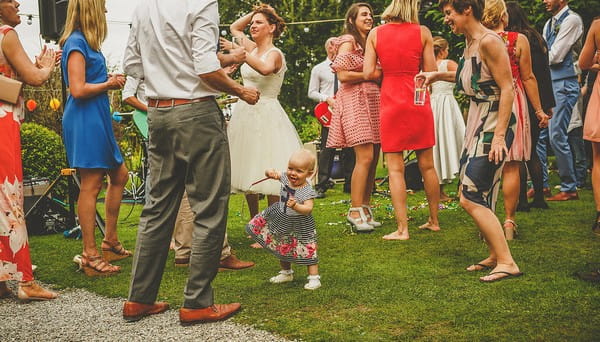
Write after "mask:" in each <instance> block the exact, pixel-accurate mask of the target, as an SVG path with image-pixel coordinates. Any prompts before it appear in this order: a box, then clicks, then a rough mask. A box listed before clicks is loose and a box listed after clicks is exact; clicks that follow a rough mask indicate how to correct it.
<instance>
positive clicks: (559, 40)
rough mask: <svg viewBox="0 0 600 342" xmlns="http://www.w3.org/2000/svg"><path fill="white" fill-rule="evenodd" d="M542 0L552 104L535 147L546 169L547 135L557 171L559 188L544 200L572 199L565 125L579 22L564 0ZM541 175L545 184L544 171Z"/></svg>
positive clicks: (575, 86) (573, 91)
mask: <svg viewBox="0 0 600 342" xmlns="http://www.w3.org/2000/svg"><path fill="white" fill-rule="evenodd" d="M543 3H544V5H545V6H546V10H547V11H548V12H550V13H552V18H551V19H550V20H548V21H547V22H546V24H545V25H544V32H543V36H544V39H545V40H546V43H547V44H548V49H549V50H548V58H549V61H550V75H551V77H552V87H553V88H554V97H555V99H556V107H554V110H553V112H554V115H553V117H552V120H550V124H549V126H548V129H546V130H542V131H541V132H540V139H539V140H540V141H541V142H542V143H541V144H538V148H537V150H538V154H539V155H540V160H541V162H542V168H543V169H547V165H546V164H547V162H546V160H547V158H546V147H545V146H546V145H545V143H543V141H544V140H545V138H546V137H549V140H550V145H551V146H552V149H553V150H554V155H555V156H556V164H557V166H558V173H559V175H560V192H559V193H558V194H556V195H554V196H552V197H550V198H548V199H547V200H548V201H566V200H574V199H578V198H579V197H578V195H577V181H576V177H575V168H574V165H573V153H572V151H571V147H570V146H569V142H568V135H567V127H568V126H569V122H570V121H571V115H572V113H573V107H575V103H577V99H578V97H579V91H580V88H579V83H578V82H577V73H576V71H575V66H574V64H573V62H574V58H575V57H574V56H573V53H574V49H575V46H576V45H577V43H578V42H580V39H581V35H582V34H583V22H582V20H581V17H580V16H579V15H578V14H577V13H575V12H573V11H571V10H570V9H569V6H568V1H567V0H543ZM544 178H546V180H545V182H544V183H545V186H546V184H547V178H548V177H547V173H546V174H545V177H544Z"/></svg>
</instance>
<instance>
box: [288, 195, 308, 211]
mask: <svg viewBox="0 0 600 342" xmlns="http://www.w3.org/2000/svg"><path fill="white" fill-rule="evenodd" d="M285 205H286V206H287V207H288V208H291V209H294V210H295V211H297V212H298V213H299V214H302V215H310V213H311V212H312V210H313V205H314V201H313V200H312V199H309V200H306V201H304V203H302V204H300V203H298V202H296V199H295V198H294V197H293V196H291V197H290V199H288V201H287V203H286V204H285Z"/></svg>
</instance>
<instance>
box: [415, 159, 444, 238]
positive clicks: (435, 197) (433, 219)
mask: <svg viewBox="0 0 600 342" xmlns="http://www.w3.org/2000/svg"><path fill="white" fill-rule="evenodd" d="M416 153H417V161H418V163H419V170H420V171H421V175H422V177H423V182H424V183H425V195H426V196H427V202H428V204H429V220H428V221H427V223H425V224H424V225H421V226H420V227H419V228H421V229H429V230H433V231H438V230H440V223H439V221H438V211H439V205H440V187H439V182H438V177H437V173H436V171H435V168H434V167H433V148H427V149H424V150H418V151H416Z"/></svg>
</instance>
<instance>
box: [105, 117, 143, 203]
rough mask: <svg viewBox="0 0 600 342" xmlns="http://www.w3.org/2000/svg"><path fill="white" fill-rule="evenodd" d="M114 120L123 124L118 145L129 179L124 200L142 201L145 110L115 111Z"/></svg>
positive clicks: (124, 192)
mask: <svg viewBox="0 0 600 342" xmlns="http://www.w3.org/2000/svg"><path fill="white" fill-rule="evenodd" d="M112 118H113V120H114V121H116V122H118V123H120V124H124V125H125V126H124V127H123V135H122V138H121V139H120V141H119V146H120V147H121V151H122V153H123V159H124V162H125V166H126V167H127V170H128V174H129V180H128V182H127V185H125V189H124V190H123V197H124V200H125V201H131V202H132V203H133V204H136V203H144V202H145V194H146V176H147V175H148V150H147V144H148V122H147V114H146V113H145V112H142V111H139V110H134V111H133V112H129V113H118V112H115V113H113V115H112Z"/></svg>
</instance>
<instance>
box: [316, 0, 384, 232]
mask: <svg viewBox="0 0 600 342" xmlns="http://www.w3.org/2000/svg"><path fill="white" fill-rule="evenodd" d="M372 27H373V10H372V8H371V6H370V5H369V4H367V3H364V2H360V3H355V4H352V6H350V8H349V9H348V12H346V19H345V22H344V34H343V35H342V36H340V37H338V38H336V39H335V40H334V44H335V45H336V47H337V48H336V50H337V53H336V56H335V58H334V60H333V63H332V64H331V68H332V69H333V71H334V72H336V74H337V77H338V79H339V81H340V83H341V84H340V89H339V91H338V92H337V94H336V96H335V104H334V107H333V115H332V116H331V126H330V127H329V137H328V139H327V147H333V148H338V147H339V148H345V147H352V148H354V153H355V155H356V164H355V165H354V170H353V171H352V187H351V190H350V198H351V202H352V207H351V208H350V210H349V211H348V215H347V216H346V218H347V220H348V222H350V224H352V226H354V228H355V229H356V230H357V231H359V232H370V231H373V229H374V227H379V226H381V223H379V222H377V221H375V220H374V219H373V213H372V211H371V205H370V203H371V192H372V191H373V183H374V182H375V169H376V168H377V160H378V159H379V148H380V146H379V144H380V138H379V86H378V85H377V83H376V82H372V81H365V79H364V77H363V71H362V70H363V60H364V46H365V40H366V38H367V34H368V33H369V31H370V30H371V28H372Z"/></svg>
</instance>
